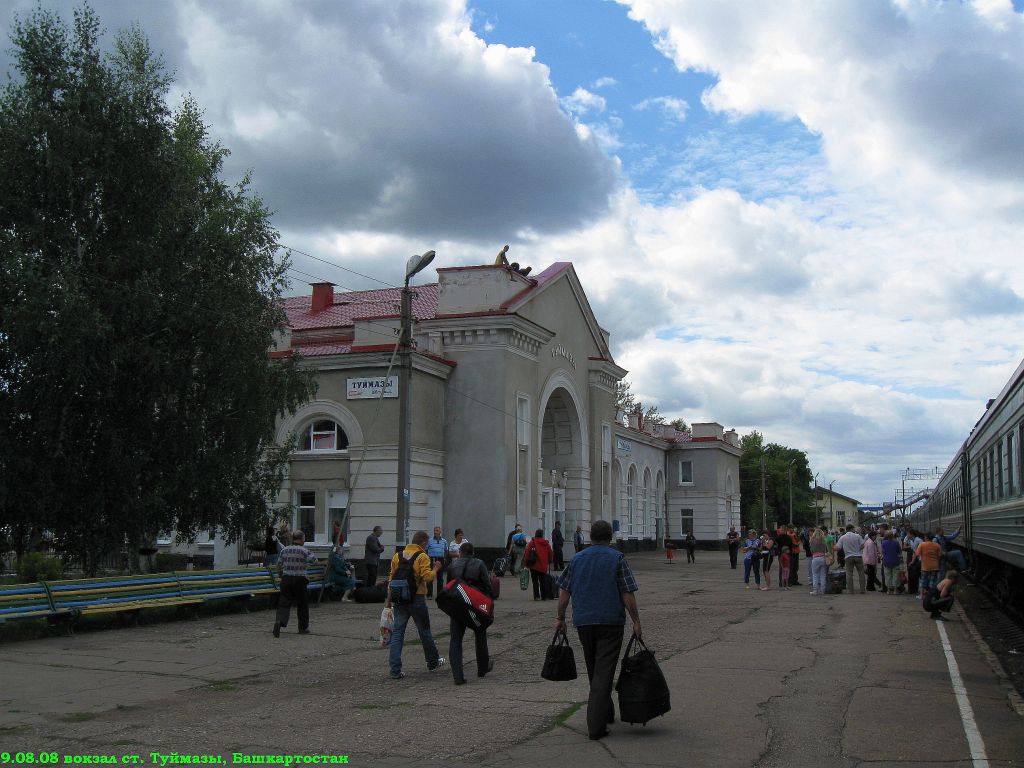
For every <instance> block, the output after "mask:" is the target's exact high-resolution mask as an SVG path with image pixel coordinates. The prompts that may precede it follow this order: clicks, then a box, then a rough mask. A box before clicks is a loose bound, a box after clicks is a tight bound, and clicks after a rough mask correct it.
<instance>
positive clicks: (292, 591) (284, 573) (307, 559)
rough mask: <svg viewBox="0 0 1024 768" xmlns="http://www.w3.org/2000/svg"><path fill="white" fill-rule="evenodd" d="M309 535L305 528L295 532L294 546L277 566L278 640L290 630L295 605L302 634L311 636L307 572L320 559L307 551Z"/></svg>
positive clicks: (282, 552) (275, 624) (284, 551)
mask: <svg viewBox="0 0 1024 768" xmlns="http://www.w3.org/2000/svg"><path fill="white" fill-rule="evenodd" d="M305 544H306V534H305V533H303V532H302V529H301V528H297V529H296V530H295V531H293V532H292V543H291V545H290V546H287V547H285V548H284V549H282V550H281V558H280V560H278V563H277V570H278V573H280V574H281V595H280V596H279V597H278V599H277V620H276V621H275V622H274V637H280V636H281V627H286V626H288V617H289V616H290V615H291V612H292V603H294V604H295V612H296V613H297V614H298V616H299V634H300V635H308V634H309V590H308V589H307V587H309V579H307V578H306V568H307V567H308V566H309V564H310V563H315V562H316V555H314V554H313V553H312V552H310V551H309V550H308V549H306V546H305Z"/></svg>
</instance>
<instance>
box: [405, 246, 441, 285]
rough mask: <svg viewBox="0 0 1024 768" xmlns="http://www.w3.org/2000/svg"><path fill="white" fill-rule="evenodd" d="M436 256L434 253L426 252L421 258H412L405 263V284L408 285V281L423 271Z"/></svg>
mask: <svg viewBox="0 0 1024 768" xmlns="http://www.w3.org/2000/svg"><path fill="white" fill-rule="evenodd" d="M435 255H436V254H435V253H434V251H427V252H426V253H424V254H423V255H422V256H416V255H414V256H412V257H410V258H409V260H408V261H407V262H406V263H405V282H406V284H408V283H409V279H410V278H411V277H412V276H413V275H415V274H416V273H417V272H419V271H420V270H421V269H423V268H424V267H425V266H427V264H429V263H430V262H432V261H433V260H434V256H435Z"/></svg>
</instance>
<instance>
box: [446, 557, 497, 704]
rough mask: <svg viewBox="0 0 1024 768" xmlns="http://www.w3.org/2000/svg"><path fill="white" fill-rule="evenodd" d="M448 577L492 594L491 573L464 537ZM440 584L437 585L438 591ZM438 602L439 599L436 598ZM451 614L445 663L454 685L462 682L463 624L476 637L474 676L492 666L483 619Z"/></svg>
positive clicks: (486, 593)
mask: <svg viewBox="0 0 1024 768" xmlns="http://www.w3.org/2000/svg"><path fill="white" fill-rule="evenodd" d="M448 578H449V580H451V579H461V580H462V581H464V582H466V584H468V585H469V586H471V587H473V589H477V590H479V591H480V592H483V593H484V594H485V595H487V596H488V597H494V595H493V594H492V593H491V574H490V571H488V570H487V566H486V565H485V564H484V561H483V560H480V559H478V558H476V557H473V545H472V544H470V543H469V542H468V541H464V542H462V546H461V547H459V557H457V558H455V559H454V560H452V563H451V565H449V566H448ZM440 589H441V587H440V586H438V591H439V592H440ZM439 603H440V601H439ZM450 618H451V640H450V641H449V643H448V663H449V664H451V667H452V678H454V680H455V684H456V685H463V684H465V682H466V677H465V675H464V674H463V672H462V639H463V637H464V636H465V634H466V627H469V628H470V629H471V630H473V634H474V635H475V637H476V676H477V677H483V676H484V675H486V674H487V673H488V672H490V671H491V670H492V669H494V660H493V659H491V655H490V652H489V651H488V650H487V625H486V624H485V623H478V624H470V623H467V622H466V621H464V620H463V619H462V618H460V617H459V616H458V615H450Z"/></svg>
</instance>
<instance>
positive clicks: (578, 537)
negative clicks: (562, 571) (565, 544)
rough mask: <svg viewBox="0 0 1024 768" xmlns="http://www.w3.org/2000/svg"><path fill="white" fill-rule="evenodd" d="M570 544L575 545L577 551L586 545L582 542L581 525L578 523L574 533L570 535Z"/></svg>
mask: <svg viewBox="0 0 1024 768" xmlns="http://www.w3.org/2000/svg"><path fill="white" fill-rule="evenodd" d="M572 544H573V547H575V549H576V551H577V552H580V551H582V550H583V548H584V547H586V546H587V545H586V544H584V543H583V527H582V526H579V525H577V526H576V533H574V534H573V535H572Z"/></svg>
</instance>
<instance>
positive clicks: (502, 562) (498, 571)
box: [494, 557, 508, 579]
mask: <svg viewBox="0 0 1024 768" xmlns="http://www.w3.org/2000/svg"><path fill="white" fill-rule="evenodd" d="M507 570H508V558H507V557H499V558H498V559H497V560H495V561H494V575H495V576H497V577H498V578H499V579H500V578H501V577H502V576H504V575H505V571H507Z"/></svg>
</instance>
